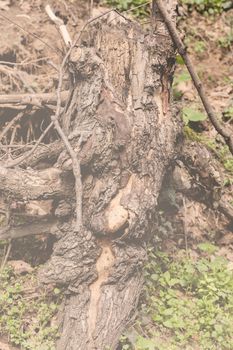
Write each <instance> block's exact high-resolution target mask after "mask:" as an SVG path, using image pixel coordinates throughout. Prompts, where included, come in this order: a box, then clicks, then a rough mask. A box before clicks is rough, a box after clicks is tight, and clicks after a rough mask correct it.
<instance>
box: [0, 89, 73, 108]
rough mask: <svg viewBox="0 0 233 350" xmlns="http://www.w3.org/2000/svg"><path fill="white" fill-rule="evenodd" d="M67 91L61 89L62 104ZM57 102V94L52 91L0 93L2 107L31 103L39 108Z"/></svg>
mask: <svg viewBox="0 0 233 350" xmlns="http://www.w3.org/2000/svg"><path fill="white" fill-rule="evenodd" d="M68 93H69V92H68V91H62V92H61V94H60V96H61V104H62V105H63V104H64V103H65V101H66V99H67V97H68ZM56 103H57V96H56V94H54V93H42V94H16V95H0V106H1V107H2V108H4V107H5V105H7V104H11V105H14V104H15V105H20V106H27V105H32V106H36V107H39V108H41V107H42V106H43V105H46V104H51V105H55V104H56Z"/></svg>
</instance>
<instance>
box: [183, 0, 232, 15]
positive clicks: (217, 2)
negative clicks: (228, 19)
mask: <svg viewBox="0 0 233 350" xmlns="http://www.w3.org/2000/svg"><path fill="white" fill-rule="evenodd" d="M182 3H183V4H186V5H188V6H189V8H190V9H191V10H192V9H195V10H197V11H198V12H201V13H204V14H209V15H213V14H217V13H221V12H222V11H223V10H225V9H227V8H228V7H229V5H230V4H229V3H230V1H228V0H182Z"/></svg>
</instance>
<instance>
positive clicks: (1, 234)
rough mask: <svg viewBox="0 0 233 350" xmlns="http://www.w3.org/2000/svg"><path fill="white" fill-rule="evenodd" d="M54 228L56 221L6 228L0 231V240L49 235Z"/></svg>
mask: <svg viewBox="0 0 233 350" xmlns="http://www.w3.org/2000/svg"><path fill="white" fill-rule="evenodd" d="M55 226H56V221H55V220H51V221H46V222H43V221H40V222H39V223H33V224H28V225H26V224H25V225H19V226H15V227H11V226H7V227H4V228H1V229H0V240H2V239H4V240H5V239H15V238H22V237H26V236H32V235H41V234H49V233H51V231H52V229H53V228H54V227H55Z"/></svg>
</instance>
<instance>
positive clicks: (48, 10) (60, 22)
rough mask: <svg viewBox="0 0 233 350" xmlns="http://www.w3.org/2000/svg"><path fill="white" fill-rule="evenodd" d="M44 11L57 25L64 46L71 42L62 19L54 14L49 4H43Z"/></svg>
mask: <svg viewBox="0 0 233 350" xmlns="http://www.w3.org/2000/svg"><path fill="white" fill-rule="evenodd" d="M45 11H46V13H47V15H48V16H49V18H50V19H51V21H53V22H54V23H55V25H56V26H57V27H58V30H59V32H60V34H61V37H62V39H63V40H64V43H65V44H66V46H68V47H69V46H70V45H71V44H72V40H71V37H70V34H69V32H68V30H67V28H66V26H65V24H64V22H63V20H62V19H61V18H59V17H57V16H56V15H55V13H54V12H53V10H52V9H51V7H50V5H46V6H45Z"/></svg>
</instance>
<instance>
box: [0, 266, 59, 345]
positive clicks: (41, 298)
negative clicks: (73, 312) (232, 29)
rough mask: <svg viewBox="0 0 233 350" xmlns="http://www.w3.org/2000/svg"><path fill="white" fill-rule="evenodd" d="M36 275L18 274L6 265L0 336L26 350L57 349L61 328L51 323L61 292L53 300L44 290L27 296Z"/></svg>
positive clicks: (0, 282) (0, 275)
mask: <svg viewBox="0 0 233 350" xmlns="http://www.w3.org/2000/svg"><path fill="white" fill-rule="evenodd" d="M33 280H34V276H33V275H31V276H30V275H27V276H25V277H17V276H15V275H14V272H13V270H12V269H10V268H8V267H6V268H4V269H3V270H2V271H1V272H0V335H2V336H7V337H8V339H9V340H10V342H11V343H12V344H14V345H17V346H20V348H21V349H24V350H41V349H43V350H53V349H55V345H54V343H55V340H56V339H57V337H58V329H57V327H56V326H53V325H51V319H52V318H53V316H54V315H55V314H56V312H57V309H58V306H57V301H58V297H57V295H58V294H59V293H57V291H56V292H55V293H54V296H53V297H52V298H51V297H50V299H49V298H46V296H45V295H44V294H43V293H42V294H40V293H38V294H37V293H36V295H35V296H34V297H31V296H29V297H27V296H26V295H25V287H24V285H25V284H28V283H31V284H33Z"/></svg>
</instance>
